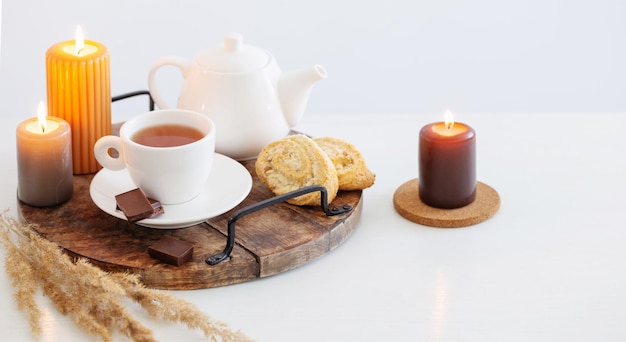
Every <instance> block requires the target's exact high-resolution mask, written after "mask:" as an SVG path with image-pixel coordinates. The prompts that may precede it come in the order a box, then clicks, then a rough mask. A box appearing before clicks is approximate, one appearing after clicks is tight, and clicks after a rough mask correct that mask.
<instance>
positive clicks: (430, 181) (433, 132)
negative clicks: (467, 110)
mask: <svg viewBox="0 0 626 342" xmlns="http://www.w3.org/2000/svg"><path fill="white" fill-rule="evenodd" d="M419 196H420V199H421V200H422V202H424V203H425V204H427V205H429V206H431V207H435V208H442V209H454V208H460V207H463V206H466V205H468V204H470V203H472V202H473V201H474V198H475V197H476V134H475V132H474V130H473V129H472V128H471V127H470V126H468V125H465V124H462V123H458V122H457V123H454V122H437V123H433V124H429V125H426V126H424V127H423V128H422V129H421V131H420V139H419Z"/></svg>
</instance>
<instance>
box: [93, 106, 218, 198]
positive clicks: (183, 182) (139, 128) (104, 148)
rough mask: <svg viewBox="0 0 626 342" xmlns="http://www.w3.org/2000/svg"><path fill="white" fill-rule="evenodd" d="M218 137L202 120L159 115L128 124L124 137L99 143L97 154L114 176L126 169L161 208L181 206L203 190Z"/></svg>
mask: <svg viewBox="0 0 626 342" xmlns="http://www.w3.org/2000/svg"><path fill="white" fill-rule="evenodd" d="M215 133H216V132H215V124H214V123H213V122H212V121H211V120H210V119H209V118H208V117H207V116H205V115H203V114H200V113H196V112H192V111H187V110H182V109H167V110H156V111H152V112H147V113H143V114H140V115H138V116H136V117H134V118H132V119H130V120H128V121H126V122H125V123H124V124H123V125H122V127H121V128H120V136H119V137H117V136H112V135H109V136H105V137H102V138H100V139H99V140H98V141H97V142H96V144H95V146H94V154H95V157H96V160H97V161H98V163H100V165H102V166H103V167H105V168H107V169H109V170H113V171H116V170H122V169H124V168H126V169H127V171H128V174H129V175H130V178H131V179H132V181H133V183H134V184H135V185H136V186H137V187H138V188H140V189H141V190H142V191H143V192H144V193H145V194H146V196H148V197H150V198H153V199H155V200H158V201H160V202H161V203H162V204H179V203H184V202H187V201H190V200H192V199H193V198H195V197H196V196H197V195H198V194H200V191H202V190H203V189H204V184H205V183H206V181H207V179H208V177H209V173H210V172H211V166H212V164H213V159H214V154H215ZM111 150H115V151H117V153H110V151H111ZM116 154H117V155H118V156H117V157H114V155H116Z"/></svg>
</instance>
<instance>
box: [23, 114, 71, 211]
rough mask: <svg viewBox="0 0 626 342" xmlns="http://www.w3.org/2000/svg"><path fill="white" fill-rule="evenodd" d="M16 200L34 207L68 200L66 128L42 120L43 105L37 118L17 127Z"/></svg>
mask: <svg viewBox="0 0 626 342" xmlns="http://www.w3.org/2000/svg"><path fill="white" fill-rule="evenodd" d="M16 137H17V178H18V187H17V197H18V198H19V199H20V200H21V201H22V202H24V203H26V204H29V205H32V206H36V207H48V206H53V205H58V204H62V203H65V202H66V201H68V200H69V199H70V198H71V197H72V191H73V183H72V182H73V179H72V139H71V128H70V125H69V124H68V123H67V122H66V121H65V120H63V119H61V118H56V117H50V116H48V117H46V111H45V108H44V104H43V102H42V103H40V104H39V110H38V113H37V118H32V119H28V120H26V121H24V122H22V123H21V124H20V125H19V126H18V127H17V134H16Z"/></svg>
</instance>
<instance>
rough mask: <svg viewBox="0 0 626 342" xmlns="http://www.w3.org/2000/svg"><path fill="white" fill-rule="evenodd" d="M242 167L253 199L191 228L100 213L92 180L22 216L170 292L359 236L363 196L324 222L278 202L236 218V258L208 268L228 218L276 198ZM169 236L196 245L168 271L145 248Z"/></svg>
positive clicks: (312, 211)
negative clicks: (158, 226)
mask: <svg viewBox="0 0 626 342" xmlns="http://www.w3.org/2000/svg"><path fill="white" fill-rule="evenodd" d="M242 164H243V165H244V166H245V167H246V168H247V169H248V171H249V172H250V173H251V175H252V179H253V185H252V190H251V192H250V194H249V195H248V197H247V198H246V199H245V200H244V201H243V202H242V203H241V204H239V205H238V206H237V207H235V208H234V209H232V210H231V211H229V212H227V213H225V214H223V215H221V216H218V217H215V218H212V219H210V220H208V221H206V222H203V223H200V224H197V225H195V226H192V227H188V228H180V229H171V230H164V229H153V228H146V227H142V226H139V225H136V224H133V223H129V222H128V221H125V220H120V219H118V218H115V217H113V216H111V215H109V214H107V213H105V212H103V211H102V210H100V209H99V208H98V207H97V206H96V205H95V204H94V203H93V201H92V200H91V197H90V195H89V185H90V183H91V179H92V178H93V175H80V176H78V175H77V176H74V193H73V197H72V199H71V200H70V201H69V202H67V203H65V204H62V205H60V206H57V207H51V208H35V207H31V206H29V205H26V204H24V203H20V205H19V210H20V214H21V218H22V219H23V220H24V221H25V222H27V223H34V224H36V230H37V231H38V232H39V233H40V234H41V235H43V236H44V237H46V238H47V239H48V240H50V241H53V242H55V243H57V244H58V245H60V246H61V247H62V248H64V249H65V250H66V251H67V252H68V253H69V254H70V255H73V256H78V257H85V258H88V259H89V260H90V261H91V262H92V263H93V264H95V265H97V266H99V267H101V268H102V269H104V270H106V271H112V272H116V271H128V272H131V273H135V274H138V275H140V277H141V279H142V281H143V283H144V285H146V286H147V287H151V288H159V289H172V290H174V289H176V290H190V289H202V288H211V287H218V286H225V285H230V284H236V283H241V282H246V281H251V280H254V279H257V278H262V277H267V276H271V275H273V274H277V273H281V272H285V271H288V270H290V269H293V268H295V267H298V266H300V265H302V264H304V263H307V262H309V261H311V260H313V259H316V258H318V257H321V256H322V255H324V254H326V253H328V252H329V251H331V250H333V249H334V248H336V247H337V246H339V245H340V244H341V243H342V242H343V241H345V240H346V239H347V238H348V237H349V236H350V234H351V233H352V231H353V230H354V228H355V226H356V224H357V221H358V218H359V217H360V215H361V210H362V206H363V204H362V191H346V192H340V193H339V194H338V195H337V197H336V198H335V200H334V201H333V202H332V203H331V207H333V206H343V205H350V206H352V207H353V209H352V211H350V212H348V213H346V214H342V215H338V216H330V217H327V216H326V215H325V214H324V212H323V211H322V209H321V208H319V207H298V206H294V205H290V204H287V203H280V204H276V205H274V206H271V207H268V208H265V209H262V210H260V211H257V212H255V213H252V214H249V215H247V216H244V217H242V218H241V219H239V220H238V221H237V224H236V234H235V237H236V240H235V241H236V245H235V248H234V249H233V251H232V253H231V257H230V258H229V259H226V260H224V261H222V262H221V263H219V264H217V265H213V266H211V265H208V264H207V263H206V262H205V259H206V258H207V257H208V256H211V255H214V254H217V253H219V252H221V251H222V250H223V249H224V247H225V245H226V236H227V222H228V218H229V217H230V216H231V215H232V214H233V213H234V212H235V211H236V210H238V209H241V208H243V207H246V206H248V205H251V204H254V203H257V202H259V201H262V200H264V199H267V198H270V197H272V196H273V194H272V193H271V192H270V191H269V190H268V189H267V188H266V187H265V186H264V185H263V184H261V183H260V181H259V179H258V177H257V176H256V172H254V160H251V161H245V162H242ZM164 235H170V236H174V237H176V238H178V239H181V240H184V241H188V242H191V243H193V244H194V253H193V258H192V259H191V261H189V262H187V263H185V264H183V265H181V266H171V265H168V264H165V263H162V262H160V261H158V260H156V259H153V258H151V257H150V256H149V255H148V252H147V249H148V246H150V245H151V244H153V243H155V242H156V241H158V240H159V239H161V238H162V237H163V236H164Z"/></svg>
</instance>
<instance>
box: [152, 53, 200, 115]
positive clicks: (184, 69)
mask: <svg viewBox="0 0 626 342" xmlns="http://www.w3.org/2000/svg"><path fill="white" fill-rule="evenodd" d="M166 65H172V66H175V67H177V68H178V69H180V72H181V73H182V75H183V78H187V76H188V75H189V66H190V64H189V63H188V62H187V61H186V60H184V59H183V58H181V57H176V56H166V57H163V58H161V59H159V60H157V61H156V62H154V64H152V67H150V72H149V73H148V89H149V90H150V96H152V98H153V99H154V103H156V104H157V106H159V108H161V109H168V108H172V107H171V106H169V105H168V104H167V103H166V102H165V99H163V97H162V96H161V93H159V91H158V90H157V85H156V78H155V76H156V72H157V70H159V69H160V68H161V67H163V66H166Z"/></svg>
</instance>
